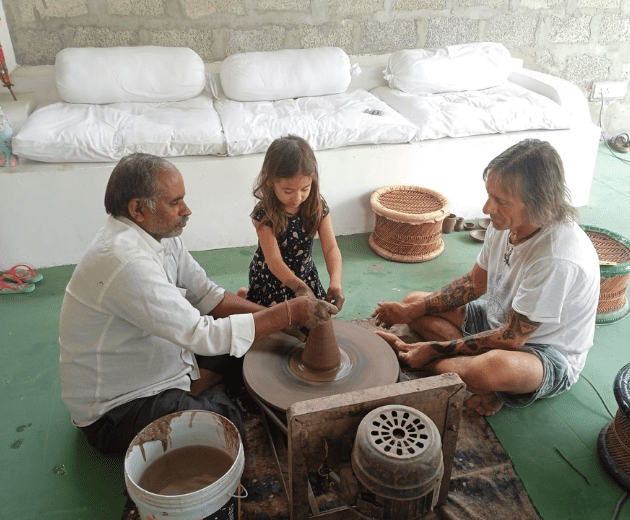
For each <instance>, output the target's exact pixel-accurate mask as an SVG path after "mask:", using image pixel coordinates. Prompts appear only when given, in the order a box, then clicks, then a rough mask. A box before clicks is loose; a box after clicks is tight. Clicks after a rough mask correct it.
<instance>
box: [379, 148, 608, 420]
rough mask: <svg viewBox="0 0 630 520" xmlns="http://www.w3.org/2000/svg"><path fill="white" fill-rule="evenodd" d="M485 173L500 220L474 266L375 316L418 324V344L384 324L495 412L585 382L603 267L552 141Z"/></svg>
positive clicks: (479, 405)
mask: <svg viewBox="0 0 630 520" xmlns="http://www.w3.org/2000/svg"><path fill="white" fill-rule="evenodd" d="M483 178H484V180H485V182H486V190H487V192H488V200H487V202H486V204H485V205H484V208H483V211H484V213H486V214H488V215H490V218H491V221H492V223H491V224H490V226H489V228H488V230H487V233H486V238H485V241H484V244H483V247H482V249H481V252H480V253H479V255H478V256H477V261H476V263H475V265H474V267H473V268H472V270H471V271H470V272H469V273H468V274H467V275H465V276H463V277H461V278H458V279H457V280H454V281H453V282H451V283H450V284H449V285H447V286H445V287H443V288H442V289H440V290H438V291H436V292H434V293H427V292H413V293H409V294H408V295H407V296H406V297H405V298H404V300H403V303H398V302H381V303H379V304H378V305H377V307H376V309H375V311H374V313H373V316H375V317H376V323H377V324H378V325H382V326H384V327H385V328H389V327H391V326H392V325H394V324H396V323H406V324H408V325H409V327H410V328H411V329H412V330H414V331H416V332H418V333H419V334H420V335H421V336H422V337H423V339H424V340H425V341H422V342H419V343H413V344H407V343H404V342H402V341H401V340H400V339H398V338H397V337H396V336H395V335H393V334H391V333H387V332H384V331H378V332H377V333H378V334H379V335H380V336H381V337H383V338H384V339H385V340H386V341H387V342H388V343H389V344H390V346H391V347H392V348H394V350H396V351H397V352H398V356H399V358H400V359H402V360H403V361H405V362H406V363H408V364H409V365H410V366H412V367H417V368H422V367H424V368H426V369H427V370H429V371H431V372H433V373H438V374H442V373H445V372H455V373H457V374H459V376H460V377H461V378H462V380H463V381H464V382H465V383H466V386H467V388H468V390H469V391H470V392H472V395H471V396H470V397H469V399H468V400H467V402H466V404H467V406H469V407H471V408H474V409H476V410H477V412H479V413H480V414H482V415H492V414H494V413H495V412H497V411H498V410H499V409H500V408H501V407H502V406H503V405H504V404H506V405H508V406H516V407H518V406H526V405H528V404H530V403H532V402H533V401H534V400H536V399H539V398H542V397H552V396H554V395H558V394H559V393H561V392H563V391H565V390H567V389H568V388H569V387H570V386H571V385H572V384H573V383H575V382H576V381H577V379H578V377H579V374H580V372H581V370H582V369H583V368H584V364H585V362H586V356H587V353H588V350H589V349H590V348H591V346H592V345H593V336H594V331H595V316H596V313H597V304H598V300H599V279H600V274H599V261H598V257H597V253H596V251H595V248H594V247H593V244H592V242H591V241H590V239H589V238H588V236H587V235H586V234H585V233H584V231H583V230H582V229H581V228H580V226H579V225H578V224H577V223H576V220H577V216H578V215H577V210H576V209H575V208H574V207H573V206H571V205H570V202H569V197H568V190H567V188H566V184H565V180H564V169H563V166H562V161H561V159H560V156H559V155H558V153H557V151H556V150H555V149H554V148H553V147H552V146H551V145H550V144H549V143H547V142H543V141H539V140H537V139H528V140H525V141H522V142H520V143H518V144H516V145H514V146H512V147H510V148H508V149H507V150H506V151H505V152H503V153H502V154H500V155H499V156H497V157H496V158H495V159H493V160H492V161H491V162H490V164H489V165H488V166H487V167H486V169H485V170H484V174H483ZM484 294H485V295H487V297H486V299H485V300H479V297H480V296H482V295H484Z"/></svg>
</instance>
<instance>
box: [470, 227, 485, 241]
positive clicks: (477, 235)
mask: <svg viewBox="0 0 630 520" xmlns="http://www.w3.org/2000/svg"><path fill="white" fill-rule="evenodd" d="M470 238H472V239H473V240H474V241H475V242H483V241H484V240H485V238H486V230H485V229H473V230H472V231H471V232H470Z"/></svg>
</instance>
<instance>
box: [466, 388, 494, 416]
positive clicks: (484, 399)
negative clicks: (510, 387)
mask: <svg viewBox="0 0 630 520" xmlns="http://www.w3.org/2000/svg"><path fill="white" fill-rule="evenodd" d="M466 406H467V407H468V408H473V409H474V410H475V411H476V412H477V413H478V414H479V415H485V416H486V417H488V416H489V415H494V414H495V413H497V412H498V411H499V410H500V409H501V408H502V407H503V403H502V402H501V401H499V398H498V397H497V396H496V394H495V393H494V392H490V393H489V394H484V395H479V394H472V395H471V396H470V397H469V398H468V400H467V401H466Z"/></svg>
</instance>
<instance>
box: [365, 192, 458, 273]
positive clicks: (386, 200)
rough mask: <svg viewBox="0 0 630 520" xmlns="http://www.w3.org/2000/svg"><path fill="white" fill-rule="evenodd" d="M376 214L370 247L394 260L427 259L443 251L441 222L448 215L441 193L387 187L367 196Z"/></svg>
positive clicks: (414, 260) (423, 260) (444, 198)
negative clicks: (369, 196)
mask: <svg viewBox="0 0 630 520" xmlns="http://www.w3.org/2000/svg"><path fill="white" fill-rule="evenodd" d="M370 202H371V204H372V211H374V213H375V215H376V224H375V225H374V232H373V233H372V234H371V235H370V247H371V248H372V249H373V250H374V252H375V253H376V254H378V255H379V256H382V257H383V258H386V259H387V260H394V261H396V262H426V261H427V260H431V259H432V258H435V257H436V256H438V255H439V254H440V253H442V251H444V241H443V240H442V221H443V220H444V219H445V218H446V216H447V215H448V214H449V209H448V207H449V203H448V200H447V198H446V197H444V195H441V194H440V193H438V192H437V191H433V190H430V189H428V188H421V187H420V186H387V187H385V188H381V189H380V190H376V191H375V192H374V193H373V194H372V197H371V198H370Z"/></svg>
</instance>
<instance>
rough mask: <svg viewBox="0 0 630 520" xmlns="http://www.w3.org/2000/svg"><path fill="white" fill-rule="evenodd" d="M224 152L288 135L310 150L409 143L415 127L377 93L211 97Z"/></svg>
mask: <svg viewBox="0 0 630 520" xmlns="http://www.w3.org/2000/svg"><path fill="white" fill-rule="evenodd" d="M215 107H216V109H217V112H218V113H219V115H220V116H221V122H222V123H223V128H224V131H225V139H226V141H227V151H228V155H241V154H250V153H264V152H265V151H267V148H268V147H269V145H270V144H271V142H272V141H273V140H274V139H276V138H278V137H282V136H284V135H287V134H295V135H299V136H300V137H303V138H304V139H306V140H307V141H308V142H309V144H310V145H311V147H312V148H313V149H314V150H325V149H329V148H339V147H342V146H350V145H360V144H385V143H389V144H391V143H408V142H412V141H413V140H414V139H415V136H416V132H417V130H418V129H417V128H416V127H415V125H413V124H411V123H410V122H409V121H407V120H406V119H405V118H404V117H403V116H401V115H400V114H399V113H398V112H396V111H395V110H393V109H392V108H390V107H388V106H387V105H386V104H385V103H383V102H382V101H381V100H379V99H378V98H377V97H376V96H374V95H372V94H370V93H369V92H367V91H365V90H363V89H356V90H353V91H351V92H342V93H341V94H331V95H330V96H315V97H299V98H297V99H282V100H278V101H258V102H252V101H250V102H239V101H233V100H230V99H220V100H217V101H215Z"/></svg>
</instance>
